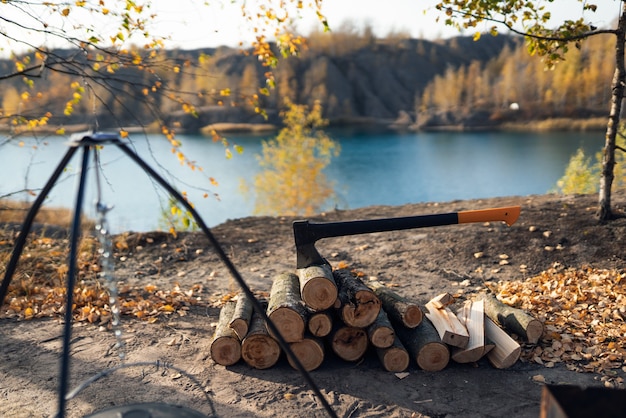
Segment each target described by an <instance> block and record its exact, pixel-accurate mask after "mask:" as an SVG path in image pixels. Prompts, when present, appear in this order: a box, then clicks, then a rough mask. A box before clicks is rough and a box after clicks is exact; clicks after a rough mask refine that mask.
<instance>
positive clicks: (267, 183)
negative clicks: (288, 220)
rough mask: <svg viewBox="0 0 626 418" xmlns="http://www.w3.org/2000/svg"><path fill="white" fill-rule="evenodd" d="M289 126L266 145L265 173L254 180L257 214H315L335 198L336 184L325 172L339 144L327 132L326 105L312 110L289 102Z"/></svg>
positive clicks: (262, 160) (262, 159)
mask: <svg viewBox="0 0 626 418" xmlns="http://www.w3.org/2000/svg"><path fill="white" fill-rule="evenodd" d="M286 107H287V109H286V110H285V111H284V112H283V114H282V117H283V122H284V124H285V127H284V128H283V129H282V130H281V131H280V132H279V133H278V135H277V136H276V138H274V139H272V140H269V141H265V142H263V149H262V154H261V155H260V156H259V165H260V166H261V172H260V173H259V174H257V175H256V177H255V179H254V186H255V187H254V191H255V194H256V203H255V212H256V213H257V214H264V215H312V214H314V213H318V212H319V211H320V210H321V209H323V208H324V207H325V206H326V205H327V204H328V202H329V201H330V200H331V199H332V198H333V197H334V190H333V185H332V183H331V182H329V180H328V179H327V178H326V176H325V175H324V173H323V170H324V168H325V167H326V166H328V164H329V163H330V160H331V158H332V157H333V156H337V155H338V154H339V144H337V143H336V142H335V141H333V140H332V139H331V138H330V137H329V136H328V135H327V134H326V133H325V132H324V131H323V129H322V128H323V127H324V126H326V124H327V121H326V120H325V119H323V118H322V106H321V105H320V103H319V102H315V104H314V105H313V107H312V108H311V109H309V108H308V106H306V105H296V104H293V103H291V102H290V101H289V100H286Z"/></svg>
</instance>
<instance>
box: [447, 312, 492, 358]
mask: <svg viewBox="0 0 626 418" xmlns="http://www.w3.org/2000/svg"><path fill="white" fill-rule="evenodd" d="M457 317H458V318H459V321H461V324H462V325H463V326H465V328H466V329H467V332H468V334H469V341H468V342H467V345H466V346H465V347H464V348H460V347H455V348H454V349H453V350H452V360H454V361H456V362H457V363H473V362H476V361H478V360H480V358H481V357H482V356H483V355H485V354H486V352H485V304H484V303H483V301H482V300H480V301H474V302H472V301H471V300H468V301H466V302H465V303H464V304H463V307H462V308H461V309H460V310H459V311H458V312H457ZM491 348H493V347H491Z"/></svg>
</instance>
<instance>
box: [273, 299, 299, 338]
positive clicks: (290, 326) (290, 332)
mask: <svg viewBox="0 0 626 418" xmlns="http://www.w3.org/2000/svg"><path fill="white" fill-rule="evenodd" d="M269 318H270V319H271V320H272V322H273V323H274V325H276V328H278V331H279V332H280V334H281V335H282V336H283V338H284V339H285V341H286V342H288V343H292V342H296V341H300V340H302V338H303V337H304V328H305V322H304V319H303V318H302V316H301V315H299V314H298V313H297V312H295V311H293V310H292V309H290V308H282V307H281V308H277V309H275V310H274V311H273V312H272V313H271V314H270V315H269ZM268 332H269V334H270V335H272V336H273V337H276V336H275V335H274V334H273V333H272V330H271V329H269V327H268Z"/></svg>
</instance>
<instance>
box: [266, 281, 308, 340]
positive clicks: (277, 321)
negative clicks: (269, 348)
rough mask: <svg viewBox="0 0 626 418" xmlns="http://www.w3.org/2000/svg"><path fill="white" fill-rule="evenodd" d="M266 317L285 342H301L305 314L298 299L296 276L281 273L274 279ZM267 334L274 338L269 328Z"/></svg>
mask: <svg viewBox="0 0 626 418" xmlns="http://www.w3.org/2000/svg"><path fill="white" fill-rule="evenodd" d="M267 316H268V317H269V319H270V320H271V321H272V322H273V323H274V325H276V328H278V331H279V332H280V334H281V335H282V336H283V338H284V339H285V341H286V342H288V343H293V342H296V341H300V340H302V338H303V337H304V330H305V327H306V316H307V312H306V308H305V307H304V304H303V303H302V299H300V284H299V282H298V276H296V275H295V274H293V273H282V274H279V275H278V276H276V277H275V278H274V281H273V282H272V288H271V290H270V300H269V305H268V307H267ZM268 332H269V333H270V335H272V336H273V337H275V336H274V335H273V334H272V331H271V329H269V327H268Z"/></svg>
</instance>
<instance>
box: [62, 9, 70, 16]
mask: <svg viewBox="0 0 626 418" xmlns="http://www.w3.org/2000/svg"><path fill="white" fill-rule="evenodd" d="M61 14H62V15H63V16H67V15H69V14H70V9H68V8H65V9H63V10H61Z"/></svg>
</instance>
